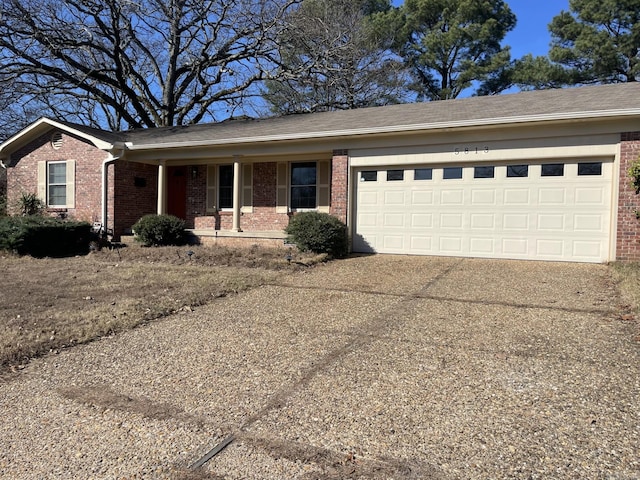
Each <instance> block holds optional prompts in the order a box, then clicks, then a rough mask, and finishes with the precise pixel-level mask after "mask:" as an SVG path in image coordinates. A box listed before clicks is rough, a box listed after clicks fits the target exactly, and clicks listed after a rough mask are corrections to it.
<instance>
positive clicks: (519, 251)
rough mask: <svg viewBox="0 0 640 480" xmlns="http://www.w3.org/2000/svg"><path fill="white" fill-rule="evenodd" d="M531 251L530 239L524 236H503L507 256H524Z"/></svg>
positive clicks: (504, 251) (503, 245)
mask: <svg viewBox="0 0 640 480" xmlns="http://www.w3.org/2000/svg"><path fill="white" fill-rule="evenodd" d="M528 251H529V241H528V240H526V239H524V238H503V239H502V253H503V254H505V255H506V256H507V257H509V256H515V257H516V258H524V257H525V256H526V255H527V253H528Z"/></svg>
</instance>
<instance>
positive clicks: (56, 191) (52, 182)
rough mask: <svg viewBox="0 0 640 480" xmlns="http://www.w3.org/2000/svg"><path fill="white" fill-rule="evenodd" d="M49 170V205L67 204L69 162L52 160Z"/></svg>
mask: <svg viewBox="0 0 640 480" xmlns="http://www.w3.org/2000/svg"><path fill="white" fill-rule="evenodd" d="M47 167H48V171H47V205H48V206H50V207H64V206H66V205H67V162H50V163H49V164H48V165H47Z"/></svg>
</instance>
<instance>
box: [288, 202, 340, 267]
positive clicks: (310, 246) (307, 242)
mask: <svg viewBox="0 0 640 480" xmlns="http://www.w3.org/2000/svg"><path fill="white" fill-rule="evenodd" d="M285 232H286V233H287V235H289V241H290V242H291V243H293V244H295V245H296V246H297V247H298V248H299V249H300V250H302V251H303V252H305V251H306V252H314V253H326V254H328V255H330V256H332V257H336V258H339V257H344V256H345V255H346V254H347V250H348V249H347V226H346V225H345V224H344V223H342V222H341V221H340V220H339V219H338V218H336V217H334V216H333V215H329V214H328V213H320V212H302V213H298V214H296V215H294V216H293V217H292V218H291V220H290V221H289V225H288V226H287V228H286V229H285Z"/></svg>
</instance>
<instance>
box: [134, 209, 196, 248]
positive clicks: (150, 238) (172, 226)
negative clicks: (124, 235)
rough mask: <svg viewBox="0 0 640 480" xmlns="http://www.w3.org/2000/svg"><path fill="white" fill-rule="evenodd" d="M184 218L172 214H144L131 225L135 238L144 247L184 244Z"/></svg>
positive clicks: (185, 240)
mask: <svg viewBox="0 0 640 480" xmlns="http://www.w3.org/2000/svg"><path fill="white" fill-rule="evenodd" d="M184 228H185V226H184V220H180V219H179V218H178V217H175V216H173V215H153V214H150V215H145V216H144V217H142V218H141V219H140V220H138V221H137V222H136V224H135V225H134V226H133V233H134V234H135V240H136V241H137V242H140V243H142V244H143V245H144V246H146V247H152V246H165V245H184V244H185V243H187V235H186V233H185V231H184Z"/></svg>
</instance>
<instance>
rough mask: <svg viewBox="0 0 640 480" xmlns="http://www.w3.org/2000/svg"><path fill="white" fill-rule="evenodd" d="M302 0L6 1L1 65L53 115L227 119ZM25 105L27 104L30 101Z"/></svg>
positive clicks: (106, 120) (93, 120)
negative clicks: (284, 20)
mask: <svg viewBox="0 0 640 480" xmlns="http://www.w3.org/2000/svg"><path fill="white" fill-rule="evenodd" d="M298 1H299V0H0V64H2V65H3V68H2V72H3V75H4V76H5V78H6V79H12V80H13V81H14V82H19V83H20V85H21V86H22V88H23V89H24V91H25V92H26V93H25V95H26V96H23V97H22V101H23V102H24V101H26V100H30V101H31V102H35V103H38V104H40V105H43V106H45V107H46V109H47V110H49V111H50V112H52V113H53V114H54V115H56V116H58V117H61V118H66V119H72V120H77V121H84V122H86V123H89V124H92V125H96V126H103V127H105V126H106V127H109V128H111V129H121V128H133V127H154V126H169V125H182V124H188V123H198V122H201V121H203V120H209V121H211V120H215V119H217V118H225V117H227V116H230V115H231V114H233V113H234V112H235V110H236V109H238V108H239V105H241V104H242V100H243V99H244V98H245V97H247V96H250V95H256V94H257V93H258V88H257V84H258V83H259V82H260V81H262V80H263V79H265V78H267V76H268V74H267V73H266V72H269V71H273V70H274V64H273V62H274V61H276V60H277V56H276V55H275V53H276V49H275V44H274V41H273V39H274V38H276V37H277V36H278V35H279V33H280V31H281V28H282V23H281V19H282V17H283V16H284V15H285V13H286V12H287V11H288V9H289V8H291V7H292V5H294V4H296V3H298ZM27 103H28V102H27Z"/></svg>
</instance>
